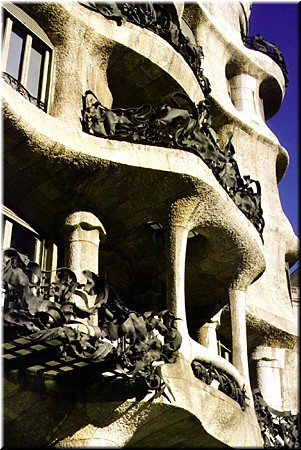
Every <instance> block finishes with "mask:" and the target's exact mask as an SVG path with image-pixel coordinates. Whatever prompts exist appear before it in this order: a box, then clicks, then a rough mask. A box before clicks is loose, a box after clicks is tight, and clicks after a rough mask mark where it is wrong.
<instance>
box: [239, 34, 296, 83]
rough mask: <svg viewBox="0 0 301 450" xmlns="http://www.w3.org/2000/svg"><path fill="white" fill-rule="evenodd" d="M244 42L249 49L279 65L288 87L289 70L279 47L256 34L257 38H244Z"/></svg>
mask: <svg viewBox="0 0 301 450" xmlns="http://www.w3.org/2000/svg"><path fill="white" fill-rule="evenodd" d="M243 42H244V44H245V45H246V46H247V47H248V48H250V49H252V50H257V51H259V52H261V53H264V54H266V55H267V56H269V57H270V58H272V60H273V61H275V63H277V64H278V66H279V67H280V69H281V70H282V73H283V76H284V79H285V87H287V86H288V82H289V80H288V77H287V74H288V70H287V68H286V64H285V60H284V56H283V53H282V51H281V50H280V49H279V48H278V47H277V45H276V44H273V43H272V42H269V41H267V40H266V39H264V38H263V37H262V36H261V34H256V35H255V36H243Z"/></svg>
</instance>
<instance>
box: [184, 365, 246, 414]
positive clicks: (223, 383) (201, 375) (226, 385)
mask: <svg viewBox="0 0 301 450" xmlns="http://www.w3.org/2000/svg"><path fill="white" fill-rule="evenodd" d="M191 367H192V370H193V373H194V375H195V377H196V378H198V379H199V380H201V381H203V382H204V383H206V384H208V385H211V383H212V382H213V381H214V380H216V381H217V382H218V383H219V385H218V390H219V391H221V392H223V393H224V394H226V395H228V396H229V397H231V398H232V399H233V400H235V401H236V402H237V403H238V404H239V405H240V407H241V409H242V410H243V411H245V409H246V406H247V402H246V400H247V398H248V397H247V396H246V390H245V388H244V387H243V389H241V388H240V387H239V386H238V384H237V382H236V381H235V380H234V379H233V378H232V377H231V376H230V375H227V374H225V373H224V372H223V371H222V370H221V369H217V368H216V367H214V366H213V365H212V364H209V363H206V362H203V361H202V362H200V361H197V360H194V361H192V363H191Z"/></svg>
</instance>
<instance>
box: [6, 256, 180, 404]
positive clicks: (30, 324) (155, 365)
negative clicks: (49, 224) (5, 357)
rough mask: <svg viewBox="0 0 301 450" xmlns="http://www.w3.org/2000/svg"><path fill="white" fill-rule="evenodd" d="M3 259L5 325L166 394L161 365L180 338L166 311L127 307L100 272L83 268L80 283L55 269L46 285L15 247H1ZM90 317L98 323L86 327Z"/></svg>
mask: <svg viewBox="0 0 301 450" xmlns="http://www.w3.org/2000/svg"><path fill="white" fill-rule="evenodd" d="M4 261H5V262H4V265H3V274H2V281H3V292H4V308H3V310H4V312H3V316H4V326H5V327H4V329H8V328H10V329H11V328H12V327H13V329H17V330H18V333H19V334H22V336H26V337H27V338H29V339H32V340H34V341H43V340H44V341H49V340H52V339H56V340H59V341H60V342H61V348H60V349H61V352H62V353H63V355H65V356H66V355H73V356H74V355H75V356H77V357H79V358H81V359H83V360H86V361H92V362H103V361H107V362H108V364H109V367H110V368H112V370H113V371H114V370H115V371H116V373H118V375H119V376H120V374H122V376H124V377H125V378H126V379H128V380H129V381H130V382H134V381H135V380H136V379H137V378H140V379H141V378H142V379H144V381H145V383H146V385H147V386H148V388H149V389H150V390H152V391H155V396H158V395H161V394H162V395H166V393H165V392H164V390H165V388H166V384H165V382H164V380H163V378H162V375H161V371H160V364H162V363H172V362H174V361H175V358H176V351H177V350H178V349H179V347H180V345H181V341H182V338H181V335H180V333H179V332H178V331H177V328H176V325H175V322H176V320H177V319H176V318H175V316H174V315H173V314H172V313H171V312H169V311H168V310H164V311H161V312H159V313H158V314H156V315H155V314H154V312H152V311H147V312H144V313H143V314H138V313H136V312H135V311H132V310H130V309H129V308H127V307H126V306H125V304H124V303H123V302H122V300H121V299H120V298H119V297H118V295H117V293H116V292H115V290H114V289H113V288H112V287H110V286H109V285H108V282H107V278H106V275H105V274H104V275H103V276H100V275H96V274H95V273H93V272H90V271H88V270H87V271H84V272H83V274H84V275H85V278H86V283H85V284H80V283H79V282H78V281H77V278H76V275H75V273H74V272H73V271H72V270H70V269H68V268H60V269H57V271H56V280H55V281H54V282H52V283H49V282H48V283H47V282H45V281H44V282H43V281H42V274H43V272H42V271H41V269H40V267H39V265H38V264H36V263H34V262H31V261H29V260H28V258H27V257H26V256H24V255H22V254H20V253H19V252H17V251H16V250H15V249H13V248H10V249H6V250H5V251H4ZM44 274H45V273H44ZM33 278H36V281H34V282H33V281H32V279H33ZM89 296H93V298H95V300H94V304H93V306H89V305H88V298H89ZM78 300H80V302H81V303H80V305H81V306H79V304H78ZM95 316H96V317H98V324H97V325H94V326H92V325H89V319H90V318H91V317H95ZM83 328H84V329H85V328H86V329H85V331H83ZM167 398H168V397H167Z"/></svg>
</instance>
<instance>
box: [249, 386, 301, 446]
mask: <svg viewBox="0 0 301 450" xmlns="http://www.w3.org/2000/svg"><path fill="white" fill-rule="evenodd" d="M253 398H254V408H255V411H256V415H257V420H258V423H259V426H260V429H261V434H262V438H263V441H264V448H274V447H282V448H300V445H299V421H300V417H299V415H298V414H296V415H294V414H292V413H291V411H277V410H275V409H273V408H271V407H270V406H268V404H267V403H266V402H265V400H264V399H263V396H262V394H261V392H260V391H259V390H258V389H253Z"/></svg>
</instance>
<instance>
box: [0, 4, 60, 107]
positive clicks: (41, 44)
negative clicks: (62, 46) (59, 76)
mask: <svg viewBox="0 0 301 450" xmlns="http://www.w3.org/2000/svg"><path fill="white" fill-rule="evenodd" d="M3 22H4V24H3V25H4V26H3V40H2V77H3V78H4V80H5V81H6V82H7V83H9V84H10V85H11V86H12V87H13V88H14V89H16V90H17V91H18V92H20V93H21V94H22V95H23V96H24V97H25V98H27V99H28V100H29V101H30V102H31V103H33V104H35V105H36V106H38V107H39V108H41V109H43V110H44V111H47V103H48V94H49V80H50V72H51V60H52V45H51V42H50V40H49V39H48V37H47V35H46V34H45V33H44V31H43V30H42V29H41V28H40V27H39V26H38V25H37V24H36V23H35V22H34V20H33V19H31V17H29V16H28V15H27V14H25V12H24V11H22V10H21V9H20V8H18V7H17V6H16V5H13V4H11V3H6V4H5V5H4V14H3Z"/></svg>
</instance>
